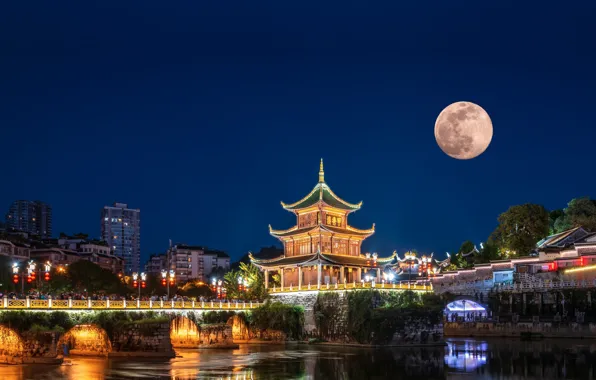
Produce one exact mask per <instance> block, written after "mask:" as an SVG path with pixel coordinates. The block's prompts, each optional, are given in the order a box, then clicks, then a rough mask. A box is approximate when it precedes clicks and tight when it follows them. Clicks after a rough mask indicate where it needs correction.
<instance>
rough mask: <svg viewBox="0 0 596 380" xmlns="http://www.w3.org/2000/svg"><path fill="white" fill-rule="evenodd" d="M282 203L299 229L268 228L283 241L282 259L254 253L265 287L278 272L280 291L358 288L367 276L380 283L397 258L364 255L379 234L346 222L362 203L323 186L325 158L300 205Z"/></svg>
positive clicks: (252, 258) (253, 258) (253, 261)
mask: <svg viewBox="0 0 596 380" xmlns="http://www.w3.org/2000/svg"><path fill="white" fill-rule="evenodd" d="M281 205H282V207H283V208H284V209H286V210H287V211H289V212H292V213H294V214H295V215H296V225H295V226H294V227H292V228H290V229H287V230H274V229H273V228H271V226H269V233H270V234H271V235H273V236H275V237H276V238H278V239H279V240H281V242H282V243H283V246H284V250H283V255H281V256H279V257H275V258H269V259H265V258H256V257H254V256H252V255H250V259H251V261H252V263H253V264H255V265H256V266H257V267H259V268H260V269H261V270H263V271H264V272H265V286H266V287H267V288H269V278H270V274H273V273H274V272H275V273H278V274H279V280H280V282H281V284H280V290H284V288H285V289H288V290H289V289H294V290H296V289H319V288H321V286H327V287H329V286H330V285H334V286H336V287H337V285H343V286H344V287H345V286H346V284H359V285H360V284H361V282H362V281H363V280H364V278H365V277H366V278H367V279H369V280H371V281H374V280H376V281H377V282H378V283H380V282H381V269H382V268H383V267H384V266H385V265H386V264H389V263H390V262H391V261H392V260H393V258H394V257H395V255H392V256H390V257H387V258H380V257H377V255H376V254H372V255H371V254H364V255H363V254H361V246H362V242H363V241H364V239H366V238H367V237H369V236H371V235H372V234H373V233H374V232H375V225H374V224H373V225H372V228H370V229H366V230H361V229H357V228H354V227H351V226H350V225H349V224H348V215H350V214H351V213H352V212H354V211H357V210H359V209H360V207H361V206H362V202H360V203H357V204H352V203H348V202H346V201H344V200H342V199H341V198H339V197H338V196H337V195H336V194H335V193H334V192H333V191H332V190H331V188H330V187H329V186H328V185H327V183H325V173H324V171H323V160H322V159H321V165H320V170H319V182H318V183H317V185H316V186H315V187H314V189H312V191H311V192H310V193H308V195H306V196H305V197H304V198H302V199H301V200H299V201H298V202H295V203H292V204H286V203H283V202H282V203H281Z"/></svg>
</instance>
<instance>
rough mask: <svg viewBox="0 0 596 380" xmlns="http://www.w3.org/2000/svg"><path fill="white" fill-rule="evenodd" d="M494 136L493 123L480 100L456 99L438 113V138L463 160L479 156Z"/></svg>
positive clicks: (447, 149) (446, 149)
mask: <svg viewBox="0 0 596 380" xmlns="http://www.w3.org/2000/svg"><path fill="white" fill-rule="evenodd" d="M492 138H493V123H492V122H491V120H490V117H489V116H488V114H487V113H486V111H485V110H484V109H483V108H482V107H480V106H479V105H477V104H474V103H470V102H456V103H453V104H450V105H448V106H447V107H446V108H445V109H444V110H443V111H441V113H440V114H439V117H437V121H436V123H435V139H437V144H439V147H440V148H441V150H442V151H443V152H445V154H447V155H448V156H451V157H453V158H457V159H459V160H469V159H471V158H474V157H478V156H479V155H481V154H482V152H484V151H485V150H486V148H488V145H489V144H490V141H491V140H492Z"/></svg>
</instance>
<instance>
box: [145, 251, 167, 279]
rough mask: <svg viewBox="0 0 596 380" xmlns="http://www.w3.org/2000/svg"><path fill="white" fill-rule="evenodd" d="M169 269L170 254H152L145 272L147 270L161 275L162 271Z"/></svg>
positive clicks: (148, 272)
mask: <svg viewBox="0 0 596 380" xmlns="http://www.w3.org/2000/svg"><path fill="white" fill-rule="evenodd" d="M169 269H170V268H169V267H168V255H166V254H160V255H151V256H149V260H147V262H146V263H145V272H147V274H153V275H156V276H161V272H162V271H164V270H169Z"/></svg>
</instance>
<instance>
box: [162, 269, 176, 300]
mask: <svg viewBox="0 0 596 380" xmlns="http://www.w3.org/2000/svg"><path fill="white" fill-rule="evenodd" d="M168 277H169V279H168ZM175 277H176V272H175V271H174V270H173V269H170V271H166V270H165V269H164V270H162V271H161V285H162V286H167V289H168V299H170V285H172V286H173V285H174V279H175Z"/></svg>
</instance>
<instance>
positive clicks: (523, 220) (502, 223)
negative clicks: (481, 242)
mask: <svg viewBox="0 0 596 380" xmlns="http://www.w3.org/2000/svg"><path fill="white" fill-rule="evenodd" d="M549 220H550V219H549V213H548V211H547V210H546V209H545V208H544V206H542V205H537V204H533V203H526V204H523V205H518V206H512V207H510V208H509V209H508V210H507V211H505V212H504V213H502V214H501V215H499V218H498V221H499V225H498V226H497V228H496V229H495V230H494V231H493V233H492V234H491V236H490V239H489V240H490V242H491V243H493V244H495V245H496V246H497V247H498V248H499V249H500V251H501V254H502V255H503V256H504V257H509V256H520V255H526V254H529V253H530V252H531V251H532V249H534V247H535V246H536V242H538V241H539V240H541V239H543V238H545V237H546V236H547V235H548V233H549Z"/></svg>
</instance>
